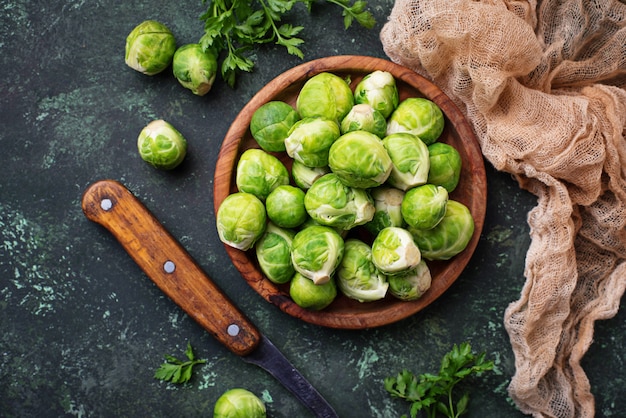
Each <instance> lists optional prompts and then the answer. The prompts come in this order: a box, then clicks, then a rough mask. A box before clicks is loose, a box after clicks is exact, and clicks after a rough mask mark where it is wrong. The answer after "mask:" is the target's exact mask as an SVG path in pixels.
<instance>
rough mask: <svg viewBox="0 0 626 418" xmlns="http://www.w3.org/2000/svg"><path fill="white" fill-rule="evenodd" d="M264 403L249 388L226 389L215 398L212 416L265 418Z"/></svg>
mask: <svg viewBox="0 0 626 418" xmlns="http://www.w3.org/2000/svg"><path fill="white" fill-rule="evenodd" d="M266 416H267V415H266V411H265V404H264V403H263V401H261V399H260V398H259V397H258V396H256V395H255V394H254V393H252V392H250V391H249V390H246V389H242V388H235V389H230V390H227V391H226V392H224V393H223V394H222V396H220V397H219V398H218V399H217V402H215V407H214V409H213V418H265V417H266Z"/></svg>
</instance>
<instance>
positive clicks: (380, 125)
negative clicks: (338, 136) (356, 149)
mask: <svg viewBox="0 0 626 418" xmlns="http://www.w3.org/2000/svg"><path fill="white" fill-rule="evenodd" d="M340 128H341V133H342V134H345V133H348V132H352V131H367V132H371V133H373V134H374V135H376V136H378V137H383V136H384V135H385V133H386V132H387V119H385V117H384V116H383V115H382V113H380V112H379V111H378V110H376V109H374V108H373V107H372V106H370V105H368V104H365V103H363V104H357V105H354V107H352V109H350V112H348V114H347V115H346V117H344V118H343V120H342V121H341V125H340Z"/></svg>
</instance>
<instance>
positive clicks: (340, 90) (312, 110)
mask: <svg viewBox="0 0 626 418" xmlns="http://www.w3.org/2000/svg"><path fill="white" fill-rule="evenodd" d="M352 106H354V95H353V93H352V90H351V89H350V85H349V84H348V83H347V82H346V80H344V79H343V78H341V77H339V76H337V75H335V74H332V73H327V72H324V73H320V74H317V75H315V76H313V77H311V78H310V79H308V80H307V81H306V83H304V86H302V89H301V90H300V94H298V98H297V100H296V110H297V111H298V113H299V114H300V117H302V118H310V117H323V118H325V119H330V120H332V121H334V122H335V123H337V124H339V123H340V122H341V121H342V120H343V118H344V117H345V116H346V115H347V114H348V112H349V111H350V109H352Z"/></svg>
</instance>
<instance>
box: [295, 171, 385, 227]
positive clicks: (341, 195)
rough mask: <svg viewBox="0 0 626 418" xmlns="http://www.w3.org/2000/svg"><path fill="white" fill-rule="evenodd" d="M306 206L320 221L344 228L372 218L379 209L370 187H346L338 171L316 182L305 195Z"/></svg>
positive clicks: (322, 223)
mask: <svg viewBox="0 0 626 418" xmlns="http://www.w3.org/2000/svg"><path fill="white" fill-rule="evenodd" d="M304 207H305V208H306V211H307V213H308V214H309V216H310V217H311V218H313V219H314V220H315V221H317V222H318V223H319V224H321V225H325V226H330V227H333V228H339V229H342V230H348V229H351V228H353V227H355V226H357V225H363V224H365V223H367V222H369V221H371V220H372V217H373V216H374V212H375V210H376V209H375V207H374V202H373V200H372V198H371V196H370V195H369V193H368V192H367V191H366V190H364V189H358V188H355V187H349V186H346V185H345V184H343V183H342V182H341V180H339V177H337V175H336V174H334V173H328V174H326V175H324V176H322V177H320V178H319V179H317V181H316V182H315V183H313V185H312V186H311V188H310V189H309V190H307V192H306V194H305V195H304Z"/></svg>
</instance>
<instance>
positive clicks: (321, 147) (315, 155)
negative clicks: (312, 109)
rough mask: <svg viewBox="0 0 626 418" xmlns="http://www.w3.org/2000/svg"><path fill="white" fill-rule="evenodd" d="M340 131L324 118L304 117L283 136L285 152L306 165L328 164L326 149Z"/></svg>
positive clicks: (335, 124)
mask: <svg viewBox="0 0 626 418" xmlns="http://www.w3.org/2000/svg"><path fill="white" fill-rule="evenodd" d="M340 135H341V132H340V130H339V125H337V123H336V122H334V121H332V120H330V119H326V118H320V117H318V118H304V119H301V120H299V121H298V122H296V123H295V124H294V125H293V126H292V127H291V129H290V130H289V135H288V136H287V138H285V149H286V150H287V154H288V155H289V156H290V157H291V158H293V159H294V160H296V161H300V162H301V163H302V164H304V165H306V166H308V167H324V166H327V165H328V151H329V150H330V147H331V145H332V144H333V143H334V142H335V141H336V140H337V138H339V136H340Z"/></svg>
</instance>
